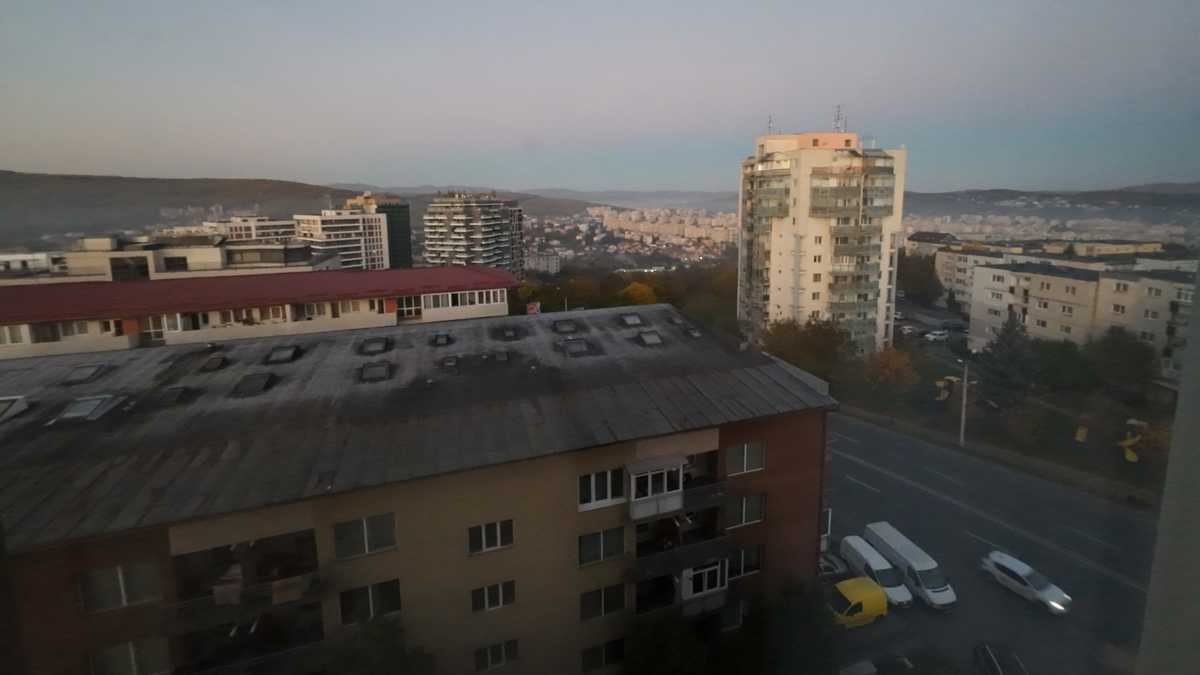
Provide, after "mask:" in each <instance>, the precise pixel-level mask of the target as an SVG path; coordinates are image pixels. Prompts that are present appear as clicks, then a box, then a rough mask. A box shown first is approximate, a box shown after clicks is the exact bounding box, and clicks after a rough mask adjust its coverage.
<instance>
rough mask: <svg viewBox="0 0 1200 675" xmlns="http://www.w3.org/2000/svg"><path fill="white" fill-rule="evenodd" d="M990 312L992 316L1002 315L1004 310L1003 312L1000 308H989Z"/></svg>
mask: <svg viewBox="0 0 1200 675" xmlns="http://www.w3.org/2000/svg"><path fill="white" fill-rule="evenodd" d="M988 314H990V315H992V316H1000V315H1001V314H1003V312H1001V311H1000V310H998V309H989V310H988Z"/></svg>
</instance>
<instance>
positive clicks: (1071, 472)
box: [838, 404, 1160, 511]
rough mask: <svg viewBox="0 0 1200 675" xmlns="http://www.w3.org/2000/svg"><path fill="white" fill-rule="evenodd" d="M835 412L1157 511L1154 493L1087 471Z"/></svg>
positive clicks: (882, 418)
mask: <svg viewBox="0 0 1200 675" xmlns="http://www.w3.org/2000/svg"><path fill="white" fill-rule="evenodd" d="M838 411H839V412H841V413H843V414H846V415H849V416H851V417H857V418H859V419H861V420H864V421H867V422H871V423H872V424H878V425H879V426H883V427H887V428H890V429H894V430H896V431H899V432H901V433H904V434H907V435H909V436H915V437H917V438H920V439H922V440H925V441H928V442H930V443H934V444H937V445H940V446H942V447H945V448H949V449H953V450H958V451H959V452H965V453H967V454H969V455H974V456H976V457H981V458H983V459H987V460H991V461H993V462H997V463H1000V464H1004V465H1006V466H1009V467H1012V468H1014V469H1017V470H1020V471H1024V472H1025V473H1029V474H1032V475H1035V476H1039V477H1041V478H1045V479H1047V480H1052V481H1055V482H1057V483H1061V484H1063V485H1069V486H1071V487H1077V488H1080V489H1083V490H1087V491H1088V492H1091V493H1092V494H1095V495H1099V496H1101V497H1104V498H1106V499H1111V500H1113V501H1117V502H1122V503H1125V504H1128V505H1130V506H1135V507H1137V508H1143V509H1148V510H1152V511H1153V510H1157V509H1158V502H1159V497H1160V495H1159V494H1158V493H1156V492H1154V491H1153V490H1148V489H1145V488H1141V487H1137V486H1135V485H1131V484H1129V483H1124V482H1121V481H1117V480H1113V479H1110V478H1104V477H1103V476H1097V475H1095V474H1091V473H1088V472H1086V471H1080V470H1079V469H1073V468H1071V467H1069V466H1063V465H1062V464H1057V463H1055V462H1050V461H1047V460H1044V459H1038V458H1036V457H1029V456H1027V455H1022V454H1020V453H1018V452H1014V451H1012V450H1008V449H1006V448H1001V447H999V446H995V445H989V444H987V443H977V442H973V441H968V442H967V445H966V447H965V448H964V447H959V445H958V438H956V437H955V436H953V435H952V434H947V433H943V432H940V431H934V430H932V429H927V428H925V427H923V426H921V425H919V424H915V423H913V422H909V421H907V420H903V419H900V418H896V417H891V416H889V415H883V414H879V413H873V412H869V411H867V410H863V409H861V408H856V407H854V406H849V405H845V404H841V405H839V406H838Z"/></svg>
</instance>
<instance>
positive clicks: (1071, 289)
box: [1067, 286, 1075, 295]
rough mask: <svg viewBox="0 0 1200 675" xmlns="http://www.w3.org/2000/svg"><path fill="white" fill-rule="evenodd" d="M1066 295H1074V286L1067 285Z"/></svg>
mask: <svg viewBox="0 0 1200 675" xmlns="http://www.w3.org/2000/svg"><path fill="white" fill-rule="evenodd" d="M1067 295H1075V287H1074V286H1067Z"/></svg>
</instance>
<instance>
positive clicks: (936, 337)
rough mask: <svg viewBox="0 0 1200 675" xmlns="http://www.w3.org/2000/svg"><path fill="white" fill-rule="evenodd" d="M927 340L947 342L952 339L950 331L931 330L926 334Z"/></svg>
mask: <svg viewBox="0 0 1200 675" xmlns="http://www.w3.org/2000/svg"><path fill="white" fill-rule="evenodd" d="M925 339H926V340H928V341H929V342H945V341H946V340H949V339H950V331H945V330H931V331H929V332H928V333H926V334H925Z"/></svg>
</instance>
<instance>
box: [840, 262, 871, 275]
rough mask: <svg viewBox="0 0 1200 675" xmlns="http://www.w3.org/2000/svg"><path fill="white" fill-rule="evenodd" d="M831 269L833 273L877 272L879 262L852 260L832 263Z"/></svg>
mask: <svg viewBox="0 0 1200 675" xmlns="http://www.w3.org/2000/svg"><path fill="white" fill-rule="evenodd" d="M833 271H834V273H835V274H868V275H870V274H879V263H877V262H867V263H860V262H852V263H836V262H835V263H833Z"/></svg>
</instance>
